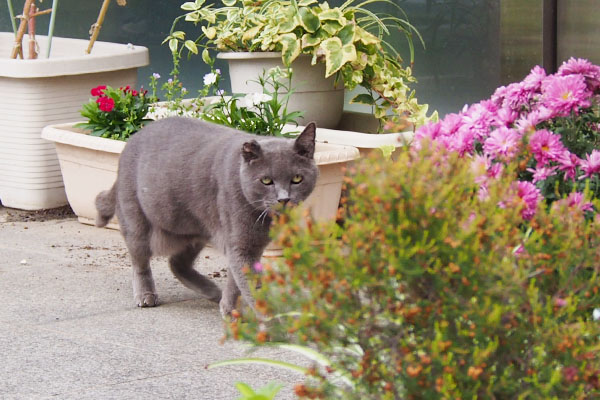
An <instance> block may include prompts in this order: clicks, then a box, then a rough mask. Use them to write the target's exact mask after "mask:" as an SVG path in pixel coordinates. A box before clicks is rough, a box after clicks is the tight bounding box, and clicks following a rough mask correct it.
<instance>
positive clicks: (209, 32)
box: [202, 26, 217, 40]
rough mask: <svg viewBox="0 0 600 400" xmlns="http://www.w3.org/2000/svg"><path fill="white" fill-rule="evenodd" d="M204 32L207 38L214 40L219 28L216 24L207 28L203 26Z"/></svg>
mask: <svg viewBox="0 0 600 400" xmlns="http://www.w3.org/2000/svg"><path fill="white" fill-rule="evenodd" d="M202 32H204V34H205V35H206V38H207V39H209V40H212V39H214V38H215V36H217V29H216V28H215V27H214V26H211V27H210V28H207V27H205V26H203V27H202Z"/></svg>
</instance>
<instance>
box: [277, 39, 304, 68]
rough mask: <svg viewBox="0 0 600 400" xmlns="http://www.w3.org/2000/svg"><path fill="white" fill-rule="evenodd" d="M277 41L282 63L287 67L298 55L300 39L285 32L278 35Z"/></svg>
mask: <svg viewBox="0 0 600 400" xmlns="http://www.w3.org/2000/svg"><path fill="white" fill-rule="evenodd" d="M278 42H280V43H281V58H282V60H283V64H284V65H286V66H288V67H289V66H290V65H291V64H292V62H293V61H294V60H295V59H296V57H298V55H300V50H301V49H300V40H299V39H298V38H297V37H296V35H294V34H293V33H286V34H283V35H280V36H279V38H278Z"/></svg>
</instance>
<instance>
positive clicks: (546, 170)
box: [527, 166, 557, 183]
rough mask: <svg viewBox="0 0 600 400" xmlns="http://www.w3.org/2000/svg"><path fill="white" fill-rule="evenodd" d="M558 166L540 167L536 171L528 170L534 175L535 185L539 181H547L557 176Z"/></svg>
mask: <svg viewBox="0 0 600 400" xmlns="http://www.w3.org/2000/svg"><path fill="white" fill-rule="evenodd" d="M556 168H557V167H556V166H553V167H547V166H544V167H538V168H536V169H533V168H527V171H529V172H531V173H532V174H533V183H537V182H539V181H545V180H546V179H548V178H549V177H551V176H553V175H555V174H556Z"/></svg>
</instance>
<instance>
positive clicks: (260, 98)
mask: <svg viewBox="0 0 600 400" xmlns="http://www.w3.org/2000/svg"><path fill="white" fill-rule="evenodd" d="M271 99H273V98H272V97H271V96H269V95H268V94H265V93H248V94H247V95H246V96H244V102H243V103H244V106H243V107H247V108H251V107H255V106H257V105H259V104H260V103H264V102H267V101H271Z"/></svg>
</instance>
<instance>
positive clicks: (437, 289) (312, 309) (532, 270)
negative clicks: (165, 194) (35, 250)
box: [228, 145, 600, 399]
mask: <svg viewBox="0 0 600 400" xmlns="http://www.w3.org/2000/svg"><path fill="white" fill-rule="evenodd" d="M353 168H354V170H352V171H350V176H349V178H347V183H346V184H347V189H348V193H349V194H348V197H347V199H345V200H344V204H345V208H346V210H347V211H346V212H345V214H344V215H343V218H342V222H341V225H335V224H326V225H316V224H315V223H313V221H311V220H310V219H309V218H307V219H306V220H305V222H304V224H302V223H300V220H301V216H300V215H299V211H298V210H296V211H294V212H292V213H291V214H290V215H291V218H290V219H288V217H286V216H282V217H281V218H280V221H279V222H278V223H277V224H276V225H275V226H274V236H273V238H274V241H275V242H276V243H278V244H279V245H281V246H283V248H284V259H283V260H282V261H280V262H272V263H269V264H265V265H263V273H262V277H261V279H262V288H261V289H259V290H257V292H256V294H255V295H256V307H257V309H259V311H260V312H261V313H262V314H263V315H267V316H271V318H272V320H270V321H269V320H267V321H257V320H255V319H254V316H253V315H248V316H244V318H243V319H239V318H238V319H237V320H236V321H231V322H230V323H229V325H228V335H229V337H232V338H238V339H240V340H245V341H249V342H251V343H253V344H255V345H258V346H260V345H268V344H269V343H270V342H277V343H282V342H283V343H290V344H296V345H300V346H309V347H311V348H313V349H314V350H315V351H317V352H318V353H320V354H322V355H323V356H324V357H325V358H326V359H328V360H329V361H330V365H329V366H328V367H326V368H317V367H315V368H313V369H311V371H310V372H309V374H308V375H309V379H308V380H307V381H306V382H305V383H304V384H303V385H299V386H297V387H296V388H295V391H296V394H298V395H299V397H301V398H344V399H405V398H406V399H410V398H419V399H445V398H460V399H467V398H468V399H471V398H497V399H518V398H519V399H525V398H532V399H542V398H543V399H551V398H553V399H554V398H555V399H566V398H579V399H592V398H597V397H598V395H599V394H600V357H599V356H598V355H599V351H600V346H599V345H598V337H599V335H600V323H599V322H598V321H597V320H596V319H600V310H598V306H599V305H600V284H599V283H598V274H599V273H600V267H599V266H600V253H599V252H598V250H597V249H598V246H599V245H600V220H598V219H592V220H586V219H585V215H584V211H583V210H582V209H581V208H580V207H578V206H577V205H576V204H572V203H571V202H569V201H568V199H563V200H558V201H556V202H555V203H553V205H552V206H550V207H540V209H539V210H538V212H537V213H536V214H535V215H534V216H533V217H532V219H531V220H530V221H529V222H525V223H524V222H523V218H522V216H521V212H522V210H523V209H524V208H525V207H526V204H525V202H524V201H523V200H522V199H521V198H520V197H519V189H518V186H516V185H514V183H513V182H512V181H513V176H514V172H515V169H516V168H518V166H517V165H514V164H511V165H507V167H506V171H505V175H504V177H502V178H499V179H497V180H494V182H490V185H489V187H488V194H489V196H488V197H487V198H485V199H484V198H480V197H479V196H478V195H477V193H478V190H479V186H478V184H477V183H476V182H475V180H474V176H475V175H476V174H477V173H478V172H479V171H473V170H472V165H471V163H469V162H468V161H465V160H464V159H460V158H459V156H458V155H457V154H455V153H449V152H445V151H432V150H431V149H430V146H427V145H424V146H423V149H422V150H420V151H419V152H417V151H416V150H407V151H405V152H401V153H400V154H399V155H398V159H397V160H396V161H393V162H385V163H382V162H381V161H380V160H378V161H375V162H363V163H359V164H357V165H356V166H355V167H353ZM334 374H338V375H342V376H344V377H346V378H347V379H348V380H349V383H348V384H340V383H339V382H338V383H333V379H332V377H333V376H334Z"/></svg>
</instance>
